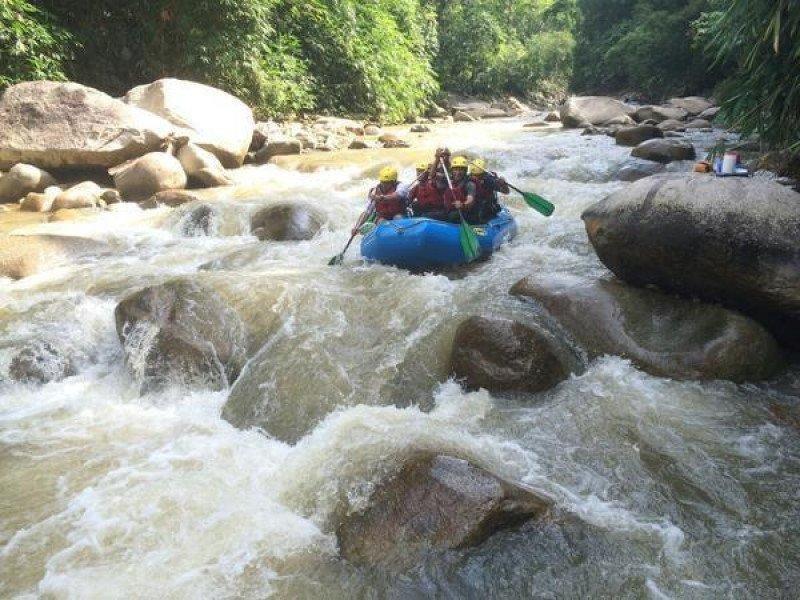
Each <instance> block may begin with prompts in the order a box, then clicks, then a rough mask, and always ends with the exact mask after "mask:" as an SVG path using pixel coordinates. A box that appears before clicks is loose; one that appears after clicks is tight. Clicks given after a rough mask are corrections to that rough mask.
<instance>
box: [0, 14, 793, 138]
mask: <svg viewBox="0 0 800 600" xmlns="http://www.w3.org/2000/svg"><path fill="white" fill-rule="evenodd" d="M799 23H800V3H798V2H797V0H461V1H456V2H453V1H448V0H372V1H370V2H358V1H356V0H128V1H126V2H119V0H37V2H36V7H34V5H33V3H32V2H30V1H29V0H0V88H1V87H4V86H6V85H9V84H12V83H15V82H17V81H22V80H27V79H37V78H39V79H41V78H49V79H64V78H70V79H75V80H77V81H80V82H83V83H86V84H88V85H92V86H94V87H97V88H100V89H103V90H105V91H108V92H109V93H112V94H117V95H119V94H122V93H124V92H125V91H127V90H128V89H130V88H131V87H133V86H134V85H138V84H140V83H144V82H149V81H152V80H154V79H157V78H159V77H163V76H168V75H169V76H176V77H185V78H190V79H195V80H198V81H202V82H206V83H209V84H212V85H216V86H218V87H222V88H224V89H226V90H228V91H230V92H232V93H234V94H235V95H237V96H239V97H241V98H242V99H243V100H245V101H246V102H248V103H249V104H250V105H252V106H253V107H254V108H255V109H256V111H257V112H258V113H259V115H260V116H262V117H263V116H280V115H289V114H294V113H299V112H305V111H330V112H336V113H358V114H363V115H365V116H370V117H376V118H380V119H383V120H385V121H399V120H403V119H405V118H408V117H413V116H416V115H419V114H421V113H422V112H424V111H425V110H426V109H427V108H428V107H429V106H430V103H431V102H432V101H434V100H435V99H436V97H437V94H439V93H440V91H441V90H446V91H453V92H462V93H469V94H478V95H493V96H499V95H502V94H506V93H511V94H516V95H519V96H528V97H533V98H538V99H545V98H548V99H551V100H552V99H558V98H559V97H561V96H563V95H564V94H565V93H566V90H567V88H568V86H569V87H571V88H572V89H573V90H574V91H577V92H584V93H585V92H598V93H615V92H623V91H634V92H638V93H642V94H644V95H645V96H649V97H650V98H651V99H653V100H659V99H661V98H662V97H664V96H669V95H677V94H684V93H698V92H707V91H711V90H712V89H713V88H714V87H715V86H718V87H717V90H718V92H719V94H720V95H721V97H722V98H723V99H724V100H726V104H725V114H726V115H727V118H728V119H729V120H730V121H731V122H733V123H735V124H736V125H738V126H739V127H741V128H742V129H743V130H744V131H746V132H758V133H760V134H761V136H762V138H763V139H765V140H768V141H770V142H773V143H776V144H779V145H784V146H786V145H790V144H793V143H796V142H797V139H798V133H799V132H800V131H799V130H800V72H799V71H798V69H800V67H798V65H800V40H799V39H798V36H799V35H800V25H799ZM720 81H722V84H721V85H718V84H720Z"/></svg>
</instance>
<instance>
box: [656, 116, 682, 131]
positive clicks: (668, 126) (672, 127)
mask: <svg viewBox="0 0 800 600" xmlns="http://www.w3.org/2000/svg"><path fill="white" fill-rule="evenodd" d="M658 128H659V129H660V130H661V131H686V123H684V122H683V121H678V120H676V119H667V120H666V121H661V122H660V123H659V124H658Z"/></svg>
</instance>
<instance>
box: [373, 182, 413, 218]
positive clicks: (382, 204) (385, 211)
mask: <svg viewBox="0 0 800 600" xmlns="http://www.w3.org/2000/svg"><path fill="white" fill-rule="evenodd" d="M374 191H375V192H376V193H377V194H386V195H387V196H389V197H388V198H383V199H380V198H379V199H377V200H375V212H376V213H378V216H379V217H380V218H381V219H392V218H394V217H395V216H397V215H401V214H403V211H404V210H405V208H406V207H405V203H404V202H403V199H402V198H401V197H400V196H398V195H397V194H396V193H395V192H396V191H397V184H394V185H393V186H392V187H391V189H390V190H388V191H381V190H380V188H375V190H374Z"/></svg>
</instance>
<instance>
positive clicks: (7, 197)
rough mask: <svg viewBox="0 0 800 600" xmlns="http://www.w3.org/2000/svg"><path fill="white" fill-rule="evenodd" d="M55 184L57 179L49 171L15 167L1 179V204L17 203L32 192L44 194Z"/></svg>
mask: <svg viewBox="0 0 800 600" xmlns="http://www.w3.org/2000/svg"><path fill="white" fill-rule="evenodd" d="M0 127H2V125H0ZM55 184H56V180H55V178H53V176H52V175H50V173H48V172H47V171H43V170H42V169H40V168H38V167H34V166H33V165H26V164H18V165H14V166H13V167H11V169H10V170H9V171H8V173H6V174H4V175H3V176H1V177H0V204H3V203H6V202H17V201H18V200H20V199H21V198H24V197H25V196H27V195H28V194H30V193H31V192H43V191H44V190H45V188H48V187H50V186H53V185H55Z"/></svg>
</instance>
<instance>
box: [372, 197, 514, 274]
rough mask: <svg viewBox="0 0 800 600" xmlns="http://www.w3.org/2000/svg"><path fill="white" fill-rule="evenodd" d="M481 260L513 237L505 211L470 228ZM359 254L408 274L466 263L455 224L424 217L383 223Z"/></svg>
mask: <svg viewBox="0 0 800 600" xmlns="http://www.w3.org/2000/svg"><path fill="white" fill-rule="evenodd" d="M472 228H473V229H474V231H475V233H476V234H477V236H478V242H479V243H480V255H479V257H478V258H484V257H487V256H489V255H491V254H492V252H494V251H495V250H497V249H498V248H499V247H500V246H501V245H502V244H503V243H504V242H506V241H508V240H510V239H512V238H513V237H514V236H515V235H516V234H517V222H516V221H515V220H514V217H512V216H511V213H509V212H508V210H507V209H505V208H503V209H502V210H501V211H500V212H499V213H498V215H497V216H496V217H495V218H494V219H492V220H491V221H489V222H488V223H484V224H482V225H472ZM361 255H362V256H363V257H364V258H365V259H367V260H370V261H376V262H380V263H383V264H387V265H394V266H396V267H401V268H404V269H408V270H410V271H426V270H436V269H442V268H447V267H454V266H458V265H463V264H466V263H467V262H469V261H468V260H467V258H466V256H464V251H463V250H462V249H461V242H460V241H459V225H458V224H455V223H446V222H444V221H437V220H434V219H428V218H425V217H412V218H408V219H396V220H394V221H384V222H383V223H381V224H380V225H378V226H377V227H375V228H374V229H373V230H372V231H370V232H369V233H367V234H366V235H365V236H364V239H363V240H361Z"/></svg>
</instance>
